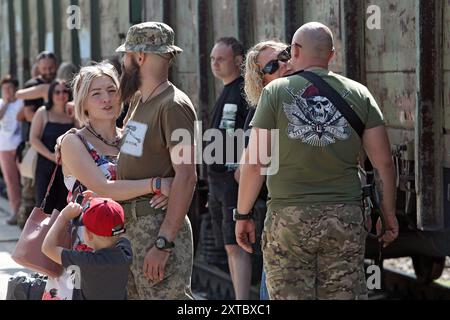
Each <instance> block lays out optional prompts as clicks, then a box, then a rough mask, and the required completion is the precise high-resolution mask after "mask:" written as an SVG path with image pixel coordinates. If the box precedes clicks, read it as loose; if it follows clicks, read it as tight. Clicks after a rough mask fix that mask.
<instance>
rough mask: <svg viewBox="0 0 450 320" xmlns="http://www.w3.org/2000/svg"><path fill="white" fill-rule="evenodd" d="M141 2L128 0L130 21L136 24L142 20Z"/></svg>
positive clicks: (139, 0) (140, 0)
mask: <svg viewBox="0 0 450 320" xmlns="http://www.w3.org/2000/svg"><path fill="white" fill-rule="evenodd" d="M142 12H143V4H142V0H130V23H131V24H138V23H141V22H142Z"/></svg>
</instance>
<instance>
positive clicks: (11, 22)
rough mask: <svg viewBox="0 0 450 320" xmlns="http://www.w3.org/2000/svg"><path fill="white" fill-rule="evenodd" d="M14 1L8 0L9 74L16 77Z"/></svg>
mask: <svg viewBox="0 0 450 320" xmlns="http://www.w3.org/2000/svg"><path fill="white" fill-rule="evenodd" d="M13 1H14V0H8V28H9V61H10V66H9V74H11V75H13V76H15V77H17V62H16V31H15V30H16V27H15V26H16V19H15V12H14V3H13Z"/></svg>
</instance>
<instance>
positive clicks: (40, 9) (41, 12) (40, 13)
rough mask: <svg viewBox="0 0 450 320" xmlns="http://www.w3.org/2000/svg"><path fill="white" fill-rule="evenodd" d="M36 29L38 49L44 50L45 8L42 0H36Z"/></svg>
mask: <svg viewBox="0 0 450 320" xmlns="http://www.w3.org/2000/svg"><path fill="white" fill-rule="evenodd" d="M37 17H38V19H37V24H38V25H37V30H38V39H39V40H38V45H39V51H44V50H45V8H44V0H37Z"/></svg>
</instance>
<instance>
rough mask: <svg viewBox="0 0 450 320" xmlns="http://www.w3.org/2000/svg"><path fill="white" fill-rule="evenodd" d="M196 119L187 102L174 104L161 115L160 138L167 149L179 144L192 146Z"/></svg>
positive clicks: (167, 107)
mask: <svg viewBox="0 0 450 320" xmlns="http://www.w3.org/2000/svg"><path fill="white" fill-rule="evenodd" d="M196 119H197V117H196V114H195V110H194V109H193V107H192V106H191V105H190V104H189V103H187V102H174V103H173V104H171V105H169V106H166V108H164V110H163V113H162V129H163V130H162V137H163V140H164V144H165V146H166V147H167V148H171V147H174V146H176V145H178V144H179V143H182V144H187V145H194V143H195V142H194V138H195V135H194V127H195V121H196Z"/></svg>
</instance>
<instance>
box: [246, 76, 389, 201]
mask: <svg viewBox="0 0 450 320" xmlns="http://www.w3.org/2000/svg"><path fill="white" fill-rule="evenodd" d="M313 72H315V73H316V74H318V75H320V76H322V78H323V79H324V80H325V81H327V82H328V83H329V84H330V85H331V86H332V87H333V88H334V89H335V90H337V91H338V92H339V93H340V94H341V95H342V96H343V97H344V99H345V100H346V101H347V102H348V103H349V105H350V106H351V107H352V108H353V110H354V111H355V112H356V113H357V115H358V116H359V117H360V119H361V120H362V121H363V123H364V124H365V127H366V129H370V128H373V127H377V126H380V125H383V124H384V121H383V115H382V113H381V111H380V108H379V107H378V105H377V103H376V102H375V99H374V98H373V96H372V95H371V94H370V92H369V90H368V89H367V88H366V87H364V86H363V85H361V84H360V83H357V82H355V81H352V80H350V79H348V78H345V77H343V76H340V75H338V74H335V73H333V72H331V71H327V70H324V69H316V70H313ZM252 126H253V127H255V128H261V129H269V130H271V129H279V132H278V134H279V139H278V140H279V141H278V147H279V171H278V173H276V174H275V175H269V176H268V177H267V186H268V189H269V195H270V198H271V199H270V200H269V207H270V208H272V209H273V208H275V207H276V206H286V205H299V204H321V203H327V204H338V203H353V204H356V203H358V204H359V203H361V183H360V180H359V176H358V169H357V161H358V154H359V152H360V151H361V147H362V145H361V139H360V138H359V136H358V134H357V133H356V131H354V130H353V128H352V127H351V125H350V124H349V123H348V122H347V120H346V119H345V118H343V117H342V115H341V114H340V112H339V111H338V110H337V109H336V107H335V106H334V105H333V104H332V103H331V102H330V101H329V100H328V99H327V98H325V97H324V96H322V95H321V94H320V93H319V91H318V89H317V88H316V87H315V86H314V85H312V84H311V83H309V82H308V81H307V80H305V79H304V78H303V77H300V76H299V75H292V76H290V77H287V78H281V79H277V80H275V81H272V82H271V83H270V84H269V85H268V86H267V87H266V88H265V89H264V90H263V92H262V95H261V98H260V101H259V103H258V107H257V110H256V113H255V116H254V118H253V120H252ZM275 143H276V142H275Z"/></svg>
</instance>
